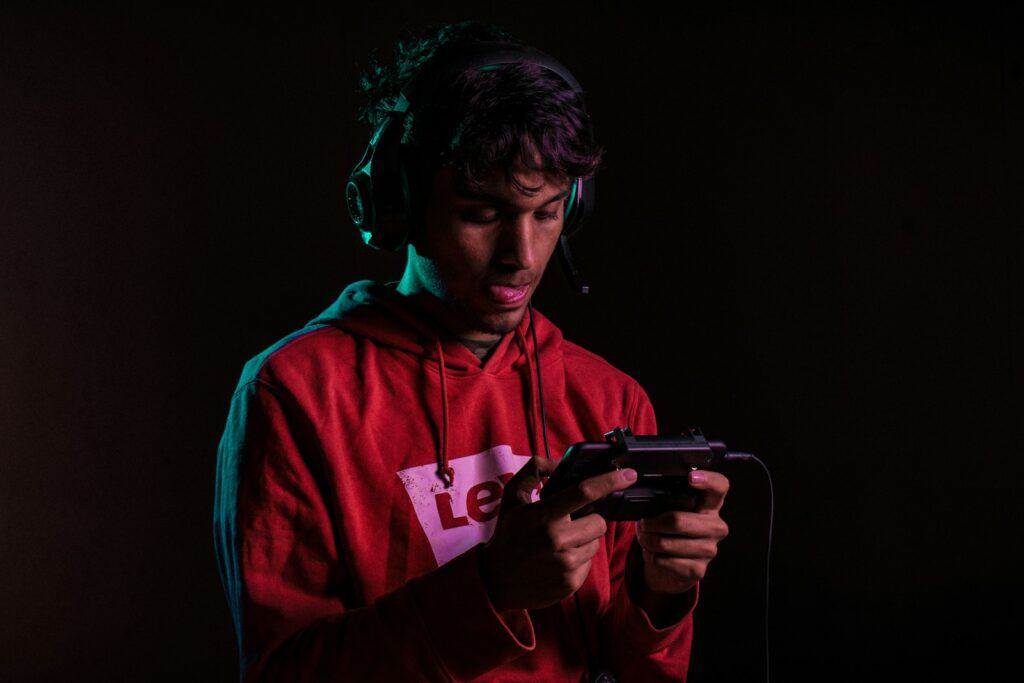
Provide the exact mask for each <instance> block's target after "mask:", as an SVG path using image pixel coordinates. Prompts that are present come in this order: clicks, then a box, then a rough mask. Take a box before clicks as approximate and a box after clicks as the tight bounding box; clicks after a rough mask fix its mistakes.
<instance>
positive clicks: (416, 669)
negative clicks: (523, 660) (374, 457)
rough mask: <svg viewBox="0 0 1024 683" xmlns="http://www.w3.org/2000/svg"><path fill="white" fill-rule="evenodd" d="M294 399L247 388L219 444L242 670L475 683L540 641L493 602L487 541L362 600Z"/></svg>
mask: <svg viewBox="0 0 1024 683" xmlns="http://www.w3.org/2000/svg"><path fill="white" fill-rule="evenodd" d="M289 398H290V397H289V396H288V394H287V393H286V392H284V391H282V390H279V389H277V388H275V387H273V386H271V385H270V384H268V383H266V382H264V381H262V380H254V381H249V382H246V383H244V384H243V385H242V386H240V387H239V389H238V391H237V392H236V393H235V395H234V397H233V398H232V403H231V410H230V414H229V416H228V420H227V425H226V427H225V430H224V435H223V437H222V438H221V442H220V446H219V449H218V457H217V479H216V492H215V507H214V545H215V548H216V552H217V561H218V568H219V570H220V574H221V581H222V583H223V585H224V590H225V593H226V595H227V599H228V603H229V606H230V608H231V612H232V617H233V619H234V622H235V629H236V637H237V639H238V644H239V654H240V677H241V679H242V680H243V681H245V682H246V683H249V682H250V681H257V680H260V681H278V680H288V681H313V680H316V681H320V680H348V679H352V680H371V679H373V680H377V679H384V680H411V679H425V680H443V681H449V680H465V679H469V678H473V677H475V676H478V675H480V674H482V673H484V672H486V671H488V670H490V669H492V668H494V667H496V666H499V665H501V664H502V663H504V662H506V661H509V660H511V659H513V658H515V657H517V656H519V655H521V654H523V653H525V652H528V651H530V650H532V649H533V648H534V647H535V642H534V633H533V626H532V623H531V622H530V619H529V616H528V615H527V613H526V611H525V610H515V611H509V612H505V613H502V614H500V615H499V613H498V612H496V611H495V610H494V607H493V606H492V605H491V603H490V601H489V600H488V597H487V593H486V591H485V589H484V585H483V582H482V580H481V578H480V571H479V564H478V550H479V546H478V547H477V548H474V549H472V550H470V551H467V552H466V553H464V554H463V555H460V556H459V557H456V558H455V559H453V560H451V561H450V562H448V563H447V564H445V565H444V566H442V567H439V568H438V569H436V570H434V571H432V572H429V573H427V574H425V575H423V576H420V577H417V578H414V579H411V580H409V581H407V582H406V583H404V584H403V585H401V586H400V587H398V588H397V589H395V590H393V591H392V592H390V593H387V594H385V595H381V596H379V597H378V598H377V599H376V600H374V601H373V602H372V604H368V605H360V606H355V605H354V604H352V603H354V601H355V598H354V596H353V593H354V592H355V591H354V590H353V585H352V580H351V577H350V576H348V574H347V572H346V568H345V566H344V562H343V561H342V560H340V558H339V550H343V549H339V548H338V547H336V543H335V541H336V539H338V538H339V537H338V536H337V535H336V534H335V530H334V520H333V517H332V515H331V513H330V511H329V508H328V504H327V502H326V499H325V496H324V495H323V491H324V489H323V484H324V477H323V470H322V466H323V463H322V460H321V461H318V460H317V458H318V456H319V448H318V447H317V446H316V444H315V443H309V442H308V440H307V439H305V438H304V435H306V434H309V433H310V429H311V426H310V425H309V424H308V423H307V422H304V419H305V416H304V415H303V414H302V411H301V410H300V409H299V408H298V406H297V405H295V403H294V401H290V400H289ZM456 633H458V634H467V633H472V634H474V635H473V638H472V641H471V642H467V641H466V640H465V638H464V637H453V635H452V634H456Z"/></svg>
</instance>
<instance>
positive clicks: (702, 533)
mask: <svg viewBox="0 0 1024 683" xmlns="http://www.w3.org/2000/svg"><path fill="white" fill-rule="evenodd" d="M690 485H691V486H693V488H695V489H700V490H703V491H704V496H703V501H702V502H701V504H700V506H699V507H698V508H697V510H696V511H694V512H678V511H672V512H663V513H662V514H660V515H658V516H656V517H650V518H648V519H642V520H640V521H639V522H637V524H636V536H637V540H638V541H639V542H640V546H641V548H643V558H644V583H645V584H646V588H647V589H648V590H649V591H654V592H655V593H685V592H686V591H688V590H690V589H691V588H693V587H694V586H695V585H696V584H697V582H698V581H700V580H701V579H703V578H704V573H705V572H706V571H707V568H708V563H709V562H711V560H712V558H714V556H715V555H717V554H718V543H719V541H721V540H722V539H723V538H725V537H726V536H727V535H728V534H729V526H728V525H727V524H726V523H725V521H723V520H722V518H721V517H720V516H719V514H718V513H719V511H720V510H721V509H722V503H723V502H724V501H725V494H726V492H728V490H729V480H728V479H726V478H725V476H724V475H722V474H719V473H718V472H708V471H704V470H696V471H693V472H691V473H690ZM646 597H647V600H645V602H648V601H650V602H652V603H653V602H656V599H657V598H656V596H650V595H648V596H646Z"/></svg>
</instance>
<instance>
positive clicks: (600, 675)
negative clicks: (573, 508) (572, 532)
mask: <svg viewBox="0 0 1024 683" xmlns="http://www.w3.org/2000/svg"><path fill="white" fill-rule="evenodd" d="M526 308H527V310H528V311H529V313H530V334H531V335H532V337H533V357H534V358H536V359H537V394H538V397H539V398H540V425H541V432H542V433H543V434H544V456H545V457H546V458H547V459H548V460H550V459H551V450H550V449H549V447H548V423H547V419H545V416H544V384H543V383H542V382H541V379H540V348H539V347H538V346H537V328H536V326H535V325H534V324H533V302H532V301H529V302H527V304H526ZM572 597H573V599H574V600H575V602H576V615H577V616H578V617H579V620H580V636H581V640H582V642H583V652H584V657H586V662H587V669H588V670H589V673H590V680H593V681H608V682H609V683H614V680H615V679H614V678H612V677H611V674H609V673H607V672H604V671H601V672H598V671H597V666H596V664H597V662H596V661H595V660H594V655H593V651H592V649H591V647H590V640H589V639H588V638H587V627H586V622H585V621H584V619H583V606H582V605H581V604H580V594H579V593H573V594H572Z"/></svg>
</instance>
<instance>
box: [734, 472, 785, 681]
mask: <svg viewBox="0 0 1024 683" xmlns="http://www.w3.org/2000/svg"><path fill="white" fill-rule="evenodd" d="M723 460H724V461H725V462H736V461H739V460H753V461H754V462H756V463H757V464H758V465H760V466H761V469H763V470H764V473H765V475H766V476H767V477H768V550H767V553H766V556H765V563H764V680H765V683H771V671H772V667H771V646H770V643H769V642H768V597H769V595H771V568H772V530H773V529H774V527H775V484H774V483H773V482H772V473H771V471H769V469H768V466H767V465H765V464H764V462H762V461H761V458H759V457H757V456H756V455H754V454H753V453H733V452H730V453H726V454H725V457H724V458H723Z"/></svg>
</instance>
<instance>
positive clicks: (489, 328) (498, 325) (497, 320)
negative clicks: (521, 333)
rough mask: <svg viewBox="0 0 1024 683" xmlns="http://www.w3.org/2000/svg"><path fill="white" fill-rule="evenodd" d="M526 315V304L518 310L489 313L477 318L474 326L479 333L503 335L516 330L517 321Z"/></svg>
mask: <svg viewBox="0 0 1024 683" xmlns="http://www.w3.org/2000/svg"><path fill="white" fill-rule="evenodd" d="M524 315H526V303H525V302H524V303H523V304H522V305H521V306H519V307H518V308H512V309H509V310H507V311H499V312H489V313H486V314H483V315H481V316H479V317H478V318H477V320H476V324H477V326H478V328H479V329H480V331H482V332H487V333H489V334H505V333H507V332H511V331H512V330H514V329H516V326H517V325H518V324H519V321H520V320H522V319H523V316H524Z"/></svg>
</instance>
